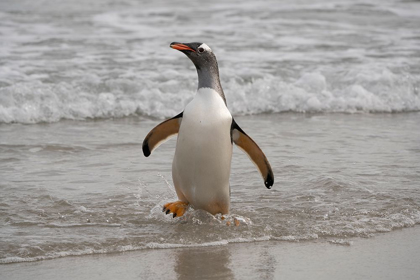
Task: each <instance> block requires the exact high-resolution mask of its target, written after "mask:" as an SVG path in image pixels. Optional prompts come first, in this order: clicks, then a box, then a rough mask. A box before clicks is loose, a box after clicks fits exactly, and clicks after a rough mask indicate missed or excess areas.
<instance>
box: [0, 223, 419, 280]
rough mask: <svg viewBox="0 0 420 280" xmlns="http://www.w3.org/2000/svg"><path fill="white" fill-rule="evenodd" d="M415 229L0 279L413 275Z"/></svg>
mask: <svg viewBox="0 0 420 280" xmlns="http://www.w3.org/2000/svg"><path fill="white" fill-rule="evenodd" d="M419 259H420V227H418V226H416V227H413V228H406V229H403V230H397V231H394V232H391V233H384V234H378V235H377V236H375V237H373V238H368V239H353V240H352V244H351V245H350V246H343V245H336V244H330V243H326V242H313V241H311V242H284V241H283V242H274V241H267V242H256V243H246V244H241V243H238V244H231V245H227V246H216V247H198V248H176V249H148V250H140V251H133V252H126V253H121V254H100V255H90V256H81V257H64V258H60V259H54V260H46V261H40V262H32V263H15V264H9V265H1V266H0V276H1V277H0V278H1V279H34V280H35V279H382V280H383V279H418V276H419V275H420V266H419V265H418V260H419Z"/></svg>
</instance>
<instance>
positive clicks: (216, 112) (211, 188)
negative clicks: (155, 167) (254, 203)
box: [172, 88, 232, 214]
mask: <svg viewBox="0 0 420 280" xmlns="http://www.w3.org/2000/svg"><path fill="white" fill-rule="evenodd" d="M231 124H232V115H231V114H230V112H229V110H228V109H227V107H226V105H225V103H224V101H223V99H222V98H221V97H220V95H219V94H218V93H217V92H215V91H214V90H212V89H209V88H201V89H200V90H199V91H198V92H197V95H196V96H195V98H194V99H193V100H192V101H191V102H190V103H189V104H188V105H187V106H186V107H185V110H184V114H183V117H182V122H181V127H180V129H179V134H178V139H177V144H176V150H175V157H174V161H173V164H172V177H173V180H174V184H175V189H176V191H177V194H178V197H179V198H180V199H181V200H186V201H187V202H189V203H190V204H192V205H193V206H194V207H196V208H198V209H204V210H206V211H209V212H210V213H212V214H215V213H218V212H226V213H227V212H228V211H229V201H230V193H229V192H230V190H229V176H230V165H231V159H232V143H231V135H230V127H231ZM226 209H227V210H226Z"/></svg>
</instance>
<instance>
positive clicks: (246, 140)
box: [231, 119, 274, 189]
mask: <svg viewBox="0 0 420 280" xmlns="http://www.w3.org/2000/svg"><path fill="white" fill-rule="evenodd" d="M231 135H232V141H233V142H234V143H235V144H236V145H237V146H238V147H239V148H241V150H243V151H244V152H245V153H246V154H247V155H248V156H249V158H250V159H251V160H252V162H253V163H254V164H255V165H256V166H257V168H258V171H259V172H260V174H261V176H262V177H263V179H264V184H265V186H266V187H267V188H268V189H271V186H273V184H274V175H273V171H272V170H271V166H270V163H269V162H268V160H267V157H266V156H265V155H264V153H263V151H262V150H261V149H260V147H258V145H257V143H255V142H254V140H252V139H251V137H249V136H248V135H247V134H246V133H245V131H243V130H242V129H241V128H240V127H239V125H238V124H237V123H236V122H235V120H234V119H233V120H232V126H231Z"/></svg>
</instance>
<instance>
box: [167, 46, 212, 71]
mask: <svg viewBox="0 0 420 280" xmlns="http://www.w3.org/2000/svg"><path fill="white" fill-rule="evenodd" d="M170 47H171V48H173V49H175V50H179V51H181V52H183V53H184V54H185V55H186V56H188V58H189V59H191V61H192V62H193V63H194V65H195V67H196V68H197V70H202V69H206V68H216V69H217V60H216V56H215V55H214V53H213V51H212V50H211V49H210V47H209V46H207V45H206V44H204V43H198V42H194V43H178V42H173V43H171V45H170Z"/></svg>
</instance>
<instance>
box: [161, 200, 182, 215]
mask: <svg viewBox="0 0 420 280" xmlns="http://www.w3.org/2000/svg"><path fill="white" fill-rule="evenodd" d="M187 208H188V203H187V202H183V201H175V202H169V203H166V204H165V205H163V210H162V212H165V213H166V214H169V213H173V217H174V218H175V217H181V216H182V215H184V213H185V211H186V210H187Z"/></svg>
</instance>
